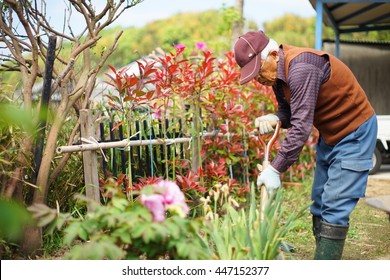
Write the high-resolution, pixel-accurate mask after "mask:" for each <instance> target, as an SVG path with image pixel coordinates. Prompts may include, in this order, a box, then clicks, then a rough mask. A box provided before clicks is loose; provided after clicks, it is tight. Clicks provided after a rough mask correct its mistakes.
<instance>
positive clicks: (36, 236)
mask: <svg viewBox="0 0 390 280" xmlns="http://www.w3.org/2000/svg"><path fill="white" fill-rule="evenodd" d="M142 1H143V0H120V1H113V0H107V1H106V3H105V4H104V5H103V7H102V8H101V9H99V10H98V9H97V8H96V7H95V6H94V5H93V1H91V0H68V1H66V2H65V3H66V5H67V8H66V9H65V11H64V14H65V15H66V16H65V17H64V22H63V27H62V29H61V30H58V29H56V28H55V27H53V26H52V25H51V23H50V20H49V19H50V15H48V14H47V12H46V7H47V2H46V1H45V0H32V1H31V0H18V1H16V0H3V1H0V8H1V14H0V43H1V44H2V45H5V46H6V48H7V49H8V53H7V54H6V55H4V54H2V57H1V58H2V59H1V65H0V71H19V72H20V73H21V83H22V96H23V107H24V111H26V112H27V113H28V114H29V115H31V118H36V119H37V120H36V121H37V122H38V118H37V116H35V115H34V114H33V112H34V110H33V102H32V100H33V86H34V84H36V82H37V81H38V79H39V78H40V77H43V75H44V69H42V66H41V65H42V62H44V61H46V59H47V53H48V41H49V40H48V39H49V37H50V36H55V37H56V38H58V39H59V40H57V42H59V43H58V44H57V48H56V50H55V61H54V67H53V75H52V76H53V80H52V89H51V93H53V92H54V91H55V90H57V91H59V92H60V93H61V101H60V104H59V106H58V108H57V110H56V112H55V117H54V121H53V123H52V124H51V126H50V127H48V130H47V131H48V132H47V136H46V139H45V140H46V141H45V143H46V144H45V147H44V150H43V157H42V160H41V164H40V166H38V167H35V168H36V170H39V171H38V173H37V177H36V182H27V181H25V179H24V178H25V177H24V175H25V173H26V168H27V167H28V166H33V164H32V163H31V159H32V158H33V157H32V156H31V155H32V154H33V150H34V139H33V138H32V137H26V138H24V139H23V141H22V143H20V153H19V157H18V162H17V163H16V168H15V169H14V170H13V172H12V175H11V176H10V178H9V181H8V183H7V184H6V186H5V188H4V189H3V190H2V192H3V194H4V196H6V197H9V198H11V197H15V196H18V197H19V198H22V196H21V194H22V193H23V189H24V188H30V185H31V183H35V184H36V186H37V188H36V189H35V192H34V194H33V203H45V202H46V198H47V193H48V191H49V188H50V185H49V176H50V165H51V162H52V159H53V157H54V153H55V148H56V142H57V137H58V134H59V132H60V129H61V127H62V124H63V122H64V120H65V118H66V117H67V116H68V114H69V113H70V112H71V110H73V109H75V110H76V112H78V111H79V110H80V109H83V108H88V106H89V98H90V96H91V93H92V90H93V88H94V85H95V81H96V77H97V74H98V73H99V70H100V69H101V68H102V66H103V64H104V63H105V61H106V60H107V58H108V57H109V56H110V55H111V54H112V53H113V52H114V50H115V49H116V47H117V45H118V40H119V38H120V36H121V35H122V31H119V32H118V33H117V34H116V37H115V40H114V42H113V43H112V45H111V47H109V48H107V49H105V50H103V52H102V54H101V60H100V62H99V63H97V64H93V63H91V52H90V48H91V47H93V46H94V45H95V44H96V43H97V42H98V41H99V40H100V39H101V35H100V33H101V32H102V30H104V29H105V28H107V27H108V26H109V25H110V24H112V23H113V22H114V21H115V20H116V19H117V18H118V17H119V16H120V15H121V14H122V13H123V12H124V11H125V10H127V9H129V8H131V7H134V6H135V5H137V4H139V3H140V2H142ZM73 13H76V14H78V15H80V16H81V18H82V20H77V21H72V20H71V19H72V18H73V17H72V15H73ZM75 25H78V26H80V25H81V26H83V27H84V30H83V31H82V32H81V34H74V31H73V30H74V27H75ZM64 30H66V32H64ZM63 41H70V42H71V43H72V49H71V51H70V54H69V55H65V54H64V53H63V52H61V50H62V49H61V43H62V42H63ZM76 65H81V67H80V68H78V67H76ZM77 129H78V128H77V127H75V130H77ZM23 245H24V246H22V249H23V250H24V253H26V254H31V253H33V252H36V251H37V250H38V249H39V248H40V247H41V245H42V234H41V231H40V229H39V228H30V229H29V231H28V233H27V234H26V235H25V240H24V242H23Z"/></svg>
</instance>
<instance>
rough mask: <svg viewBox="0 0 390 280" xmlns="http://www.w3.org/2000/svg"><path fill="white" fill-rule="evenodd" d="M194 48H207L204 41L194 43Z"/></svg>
mask: <svg viewBox="0 0 390 280" xmlns="http://www.w3.org/2000/svg"><path fill="white" fill-rule="evenodd" d="M195 48H197V49H198V50H204V49H205V48H207V44H206V43H205V42H197V43H196V44H195Z"/></svg>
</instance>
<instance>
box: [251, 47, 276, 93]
mask: <svg viewBox="0 0 390 280" xmlns="http://www.w3.org/2000/svg"><path fill="white" fill-rule="evenodd" d="M278 61H279V55H278V52H277V51H271V52H270V53H269V54H268V56H267V58H266V59H265V60H263V62H262V66H261V69H260V72H259V74H258V75H257V76H256V77H255V79H256V81H258V82H259V83H260V84H263V85H266V86H273V85H275V83H276V74H277V68H278Z"/></svg>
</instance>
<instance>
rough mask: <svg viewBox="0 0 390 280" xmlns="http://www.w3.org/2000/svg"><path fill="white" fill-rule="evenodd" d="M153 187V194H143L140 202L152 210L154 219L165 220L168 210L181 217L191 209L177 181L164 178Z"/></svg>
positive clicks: (157, 220) (156, 220)
mask: <svg viewBox="0 0 390 280" xmlns="http://www.w3.org/2000/svg"><path fill="white" fill-rule="evenodd" d="M153 187H154V193H153V194H150V195H146V194H141V197H140V202H141V203H142V204H143V205H145V207H146V208H148V209H149V210H150V211H151V212H152V215H153V221H155V222H162V221H164V220H165V213H166V212H167V211H171V212H174V213H176V214H178V215H179V216H180V217H185V216H186V215H187V214H188V212H189V210H190V209H189V207H188V206H187V204H186V202H185V197H184V194H183V192H182V191H181V190H180V188H179V186H178V185H177V184H176V183H175V182H172V181H165V180H163V181H160V182H158V183H157V184H155V185H153Z"/></svg>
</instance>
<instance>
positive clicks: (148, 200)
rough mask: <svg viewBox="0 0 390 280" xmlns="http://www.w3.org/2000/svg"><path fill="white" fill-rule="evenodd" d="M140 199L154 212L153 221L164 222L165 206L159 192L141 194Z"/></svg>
mask: <svg viewBox="0 0 390 280" xmlns="http://www.w3.org/2000/svg"><path fill="white" fill-rule="evenodd" d="M140 201H141V203H142V204H144V205H145V207H146V208H148V209H149V210H150V211H151V212H152V216H153V221H155V222H162V221H164V220H165V207H164V202H163V197H162V196H161V195H159V194H151V195H144V194H142V195H141V198H140Z"/></svg>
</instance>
